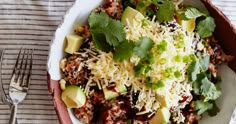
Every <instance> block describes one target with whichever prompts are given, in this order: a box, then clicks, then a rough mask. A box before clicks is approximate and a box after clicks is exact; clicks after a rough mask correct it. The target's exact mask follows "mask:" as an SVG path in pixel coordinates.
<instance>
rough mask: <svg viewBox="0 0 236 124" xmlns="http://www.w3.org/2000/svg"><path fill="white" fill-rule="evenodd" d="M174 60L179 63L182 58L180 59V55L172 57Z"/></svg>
mask: <svg viewBox="0 0 236 124" xmlns="http://www.w3.org/2000/svg"><path fill="white" fill-rule="evenodd" d="M174 60H175V61H176V62H181V61H182V57H181V56H180V55H176V56H175V57H174Z"/></svg>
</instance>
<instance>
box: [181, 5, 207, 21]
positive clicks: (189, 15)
mask: <svg viewBox="0 0 236 124" xmlns="http://www.w3.org/2000/svg"><path fill="white" fill-rule="evenodd" d="M183 14H184V17H185V18H183V19H193V18H198V17H200V16H204V15H205V14H204V13H202V12H200V11H199V10H198V9H196V8H194V7H190V8H188V9H187V10H186V11H185V12H184V13H183Z"/></svg>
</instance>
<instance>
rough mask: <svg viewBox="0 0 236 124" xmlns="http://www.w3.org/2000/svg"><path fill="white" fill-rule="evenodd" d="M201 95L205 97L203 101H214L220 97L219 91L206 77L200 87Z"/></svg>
mask: <svg viewBox="0 0 236 124" xmlns="http://www.w3.org/2000/svg"><path fill="white" fill-rule="evenodd" d="M200 89H201V92H202V95H203V96H204V97H205V99H204V101H209V100H216V99H217V98H218V97H220V95H221V91H220V89H219V88H218V87H216V86H215V85H214V84H213V83H212V82H210V81H209V80H208V79H207V77H205V78H203V79H202V85H201V87H200Z"/></svg>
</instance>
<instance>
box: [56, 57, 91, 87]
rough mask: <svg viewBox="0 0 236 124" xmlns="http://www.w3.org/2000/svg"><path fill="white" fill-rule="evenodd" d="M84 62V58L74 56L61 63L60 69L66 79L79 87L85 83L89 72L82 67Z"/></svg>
mask: <svg viewBox="0 0 236 124" xmlns="http://www.w3.org/2000/svg"><path fill="white" fill-rule="evenodd" d="M82 60H83V59H82V57H80V56H79V55H76V54H73V55H72V56H70V57H69V58H66V59H63V60H62V61H61V63H60V67H61V70H62V72H63V74H64V77H65V78H64V79H65V80H66V81H67V82H69V83H70V84H73V85H78V84H82V83H83V82H84V81H85V77H86V75H87V72H88V70H87V69H86V68H85V67H84V66H83V65H82V64H83V62H82Z"/></svg>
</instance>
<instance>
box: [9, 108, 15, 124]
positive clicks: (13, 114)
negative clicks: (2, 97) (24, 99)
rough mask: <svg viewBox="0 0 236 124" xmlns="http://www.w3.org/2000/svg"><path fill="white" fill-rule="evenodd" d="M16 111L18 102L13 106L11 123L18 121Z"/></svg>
mask: <svg viewBox="0 0 236 124" xmlns="http://www.w3.org/2000/svg"><path fill="white" fill-rule="evenodd" d="M16 113H17V104H13V105H12V106H11V116H10V120H9V124H15V123H16Z"/></svg>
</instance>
